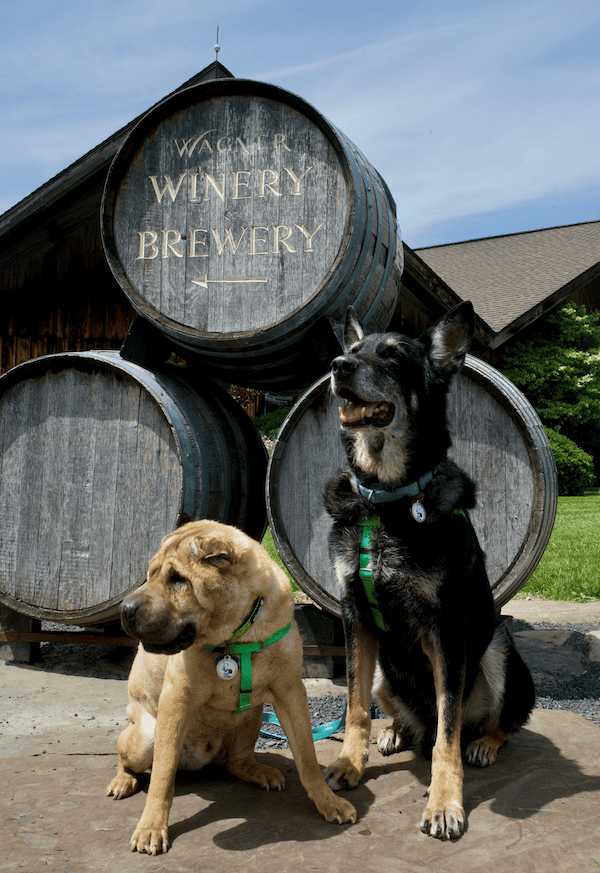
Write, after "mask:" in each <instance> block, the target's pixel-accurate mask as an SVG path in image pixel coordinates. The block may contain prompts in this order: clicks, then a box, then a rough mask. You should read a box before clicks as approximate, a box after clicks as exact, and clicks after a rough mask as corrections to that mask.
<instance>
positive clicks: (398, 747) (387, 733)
mask: <svg viewBox="0 0 600 873" xmlns="http://www.w3.org/2000/svg"><path fill="white" fill-rule="evenodd" d="M403 748H404V734H403V733H402V731H395V730H394V729H393V727H391V726H390V727H386V728H384V729H383V730H382V731H380V732H379V736H378V737H377V749H378V750H379V752H380V753H381V754H382V755H394V754H395V753H396V752H401V751H402V749H403Z"/></svg>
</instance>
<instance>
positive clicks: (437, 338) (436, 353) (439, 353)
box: [423, 300, 475, 375]
mask: <svg viewBox="0 0 600 873" xmlns="http://www.w3.org/2000/svg"><path fill="white" fill-rule="evenodd" d="M474 329H475V312H474V310H473V304H472V303H471V301H470V300H465V301H464V302H463V303H459V304H458V306H455V307H454V309H451V310H450V312H447V313H446V315H444V316H442V318H440V320H439V321H438V322H436V324H434V325H432V326H431V327H430V328H429V330H428V331H427V332H426V333H425V334H424V336H423V339H425V338H426V345H427V349H428V351H427V353H428V356H429V360H430V361H431V363H432V365H433V367H434V368H435V369H436V370H442V371H446V372H447V373H448V374H449V375H450V374H452V373H455V372H456V371H457V370H458V369H460V367H461V366H462V364H463V362H464V360H465V355H466V354H467V352H468V351H469V346H470V345H471V338H472V336H473V331H474Z"/></svg>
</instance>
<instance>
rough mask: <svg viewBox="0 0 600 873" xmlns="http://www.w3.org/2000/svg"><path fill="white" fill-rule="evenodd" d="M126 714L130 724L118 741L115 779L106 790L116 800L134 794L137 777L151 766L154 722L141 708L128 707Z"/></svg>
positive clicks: (133, 705)
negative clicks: (130, 721) (137, 774)
mask: <svg viewBox="0 0 600 873" xmlns="http://www.w3.org/2000/svg"><path fill="white" fill-rule="evenodd" d="M127 712H128V714H129V716H130V718H131V720H132V723H131V724H130V725H129V726H128V727H126V728H125V730H124V731H123V733H122V734H121V735H120V736H119V739H118V740H117V751H118V752H119V764H118V769H117V775H116V776H115V778H114V779H113V780H112V781H111V783H110V784H109V786H108V787H107V789H106V795H107V797H110V795H111V794H112V796H113V797H114V799H115V800H120V799H121V798H123V797H129V795H131V794H134V793H135V792H136V791H137V787H138V781H137V778H136V776H135V774H136V773H143V772H144V770H147V769H148V768H149V767H150V766H151V765H152V757H153V754H154V731H155V727H156V719H155V718H154V717H153V716H152V715H150V713H149V712H147V711H146V710H145V709H144V708H143V707H142V706H141V705H140V704H138V703H130V705H129V707H128V709H127Z"/></svg>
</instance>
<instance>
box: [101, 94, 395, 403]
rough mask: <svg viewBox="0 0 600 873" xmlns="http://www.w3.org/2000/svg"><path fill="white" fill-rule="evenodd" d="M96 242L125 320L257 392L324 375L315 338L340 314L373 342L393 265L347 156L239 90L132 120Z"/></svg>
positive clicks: (371, 194) (367, 185)
mask: <svg viewBox="0 0 600 873" xmlns="http://www.w3.org/2000/svg"><path fill="white" fill-rule="evenodd" d="M102 238H103V243H104V248H105V253H106V257H107V259H108V263H109V265H110V267H111V270H112V272H113V274H114V276H115V278H116V279H117V281H118V282H119V284H120V286H121V288H122V289H123V291H124V292H125V294H126V295H127V296H128V298H129V299H130V301H131V303H132V304H133V306H134V307H135V309H136V310H137V311H138V312H139V313H140V315H142V316H144V317H145V318H147V319H148V320H149V321H152V322H153V323H155V324H156V325H157V326H158V327H159V328H160V329H161V331H163V332H164V333H165V334H166V335H167V336H168V337H169V338H170V339H171V341H172V342H173V343H174V345H175V346H176V347H177V348H178V350H179V351H180V352H181V353H182V354H183V355H184V356H186V355H187V356H188V357H189V356H190V355H192V356H196V357H199V358H201V359H202V361H203V362H205V364H206V365H207V366H209V367H210V368H211V371H212V372H213V373H215V374H216V375H217V376H219V378H221V379H224V380H226V381H228V382H230V381H233V382H235V383H236V384H239V385H247V386H250V387H255V388H266V389H268V390H274V389H276V390H280V391H282V390H296V389H299V388H301V387H306V386H307V385H310V384H311V383H312V382H313V381H314V380H315V379H316V378H317V377H318V376H320V375H321V374H322V373H323V372H325V370H326V369H327V368H328V364H329V360H330V358H329V359H328V360H327V361H325V363H324V362H323V356H322V355H319V347H320V346H321V345H322V332H323V329H324V328H323V324H324V322H326V323H327V324H331V323H333V324H334V325H335V329H337V325H338V324H340V323H341V322H343V319H344V316H345V313H346V309H347V307H348V305H349V304H353V305H354V307H355V308H356V310H357V312H358V313H359V315H360V316H361V318H362V320H363V323H364V324H365V325H366V327H367V328H368V329H369V330H383V329H385V328H386V327H387V325H388V324H389V321H390V319H391V317H392V315H393V312H394V308H395V304H396V299H397V295H398V288H399V282H400V275H401V272H402V265H403V250H402V246H401V244H400V240H399V237H398V233H397V226H396V206H395V203H394V201H393V198H392V197H391V195H390V192H389V190H388V188H387V186H386V184H385V182H384V181H383V179H382V178H381V177H380V176H379V174H378V173H377V171H376V170H375V169H374V168H373V167H372V166H371V165H370V164H369V163H368V161H367V160H366V159H365V158H364V157H363V155H362V154H361V153H360V152H359V150H358V149H357V148H356V146H354V145H353V144H352V143H351V142H350V141H349V140H348V139H347V138H346V137H345V136H344V134H343V133H342V132H341V131H339V130H338V129H337V128H335V127H334V126H333V125H332V124H330V123H329V122H328V121H327V120H326V119H325V118H324V117H323V116H322V115H320V114H319V113H318V112H317V110H316V109H314V108H313V107H312V106H311V105H310V104H308V103H306V102H305V101H304V100H302V99H301V98H300V97H297V96H295V95H294V94H291V93H289V92H287V91H284V90H282V89H281V88H277V87H275V86H274V85H267V84H264V83H260V82H253V81H249V80H244V79H217V80H213V81H211V82H206V83H202V84H200V85H196V86H193V87H191V88H188V89H186V90H184V91H180V92H178V93H177V94H175V95H173V96H171V97H168V98H167V99H166V100H164V101H163V102H162V103H160V104H158V105H157V106H156V107H154V108H153V109H151V110H150V112H148V113H147V115H145V116H144V117H143V118H142V120H141V121H140V122H139V123H138V125H137V126H136V127H135V128H134V130H133V131H132V133H131V134H130V135H129V136H128V138H127V140H126V141H125V142H124V144H123V146H122V147H121V149H120V151H119V152H118V154H117V155H116V156H115V158H114V161H113V163H112V165H111V168H110V172H109V174H108V177H107V181H106V186H105V190H104V197H103V202H102ZM313 330H316V331H317V335H316V337H315V338H312V339H311V337H312V331H313ZM315 347H316V348H315Z"/></svg>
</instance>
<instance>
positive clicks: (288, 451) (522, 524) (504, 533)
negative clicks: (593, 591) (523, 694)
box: [267, 355, 557, 616]
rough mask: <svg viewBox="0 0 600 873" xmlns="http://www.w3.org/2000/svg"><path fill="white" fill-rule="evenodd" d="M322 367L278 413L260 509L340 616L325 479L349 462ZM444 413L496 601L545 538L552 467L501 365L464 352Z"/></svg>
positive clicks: (290, 561)
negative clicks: (469, 488)
mask: <svg viewBox="0 0 600 873" xmlns="http://www.w3.org/2000/svg"><path fill="white" fill-rule="evenodd" d="M328 387H329V377H328V376H325V377H323V378H322V379H320V380H319V381H318V382H316V383H315V385H313V386H312V388H310V389H309V390H308V391H307V392H306V393H305V394H304V395H303V397H302V398H300V400H299V401H298V403H297V404H296V405H295V406H294V408H293V409H292V410H291V412H290V414H289V416H288V417H287V419H286V421H285V422H284V424H283V426H282V428H281V431H280V433H279V436H278V439H277V441H276V443H275V447H274V449H273V454H272V456H271V459H270V461H269V469H268V472H267V511H268V515H269V523H270V525H271V529H272V532H273V538H274V541H275V544H276V546H277V549H278V551H279V554H280V555H281V557H282V559H283V560H284V562H285V564H286V566H287V567H288V570H289V571H290V573H291V574H292V575H293V576H294V578H295V579H296V580H297V582H298V584H299V585H300V586H301V587H302V588H303V589H304V590H305V591H306V593H307V594H309V595H310V596H311V597H312V598H313V599H314V600H315V601H316V602H317V603H318V604H319V605H320V606H322V607H323V608H324V609H327V610H328V611H329V612H331V613H333V614H334V615H338V616H339V615H341V607H340V592H339V589H338V583H337V579H336V577H335V574H334V571H333V568H332V566H331V562H330V560H329V556H328V550H327V539H328V535H329V530H330V527H331V522H330V519H329V516H328V515H327V513H326V512H325V509H324V508H323V502H322V495H323V490H324V485H325V482H326V481H327V480H328V479H329V478H330V477H331V476H332V475H333V473H334V472H335V471H336V470H337V469H339V468H340V467H342V466H345V464H346V457H345V454H344V452H343V450H342V446H341V441H340V437H339V416H338V401H337V400H336V398H335V397H333V396H332V395H331V393H330V392H329V390H328ZM448 419H449V425H450V432H451V434H452V439H453V446H452V450H451V452H450V454H451V457H452V458H453V459H454V460H455V461H456V462H457V463H458V464H459V465H460V466H461V467H462V468H463V469H464V470H465V471H466V472H467V473H468V474H469V475H470V476H472V477H473V478H474V479H475V481H476V482H477V486H478V504H477V508H476V509H475V510H474V511H473V512H472V513H471V519H472V521H473V525H474V527H475V530H476V531H477V534H478V536H479V539H480V542H481V545H482V547H483V549H484V551H485V553H486V561H487V570H488V575H489V578H490V584H491V587H492V591H493V595H494V601H495V603H496V606H497V608H498V609H499V608H500V607H501V606H502V605H503V604H505V603H506V602H507V601H508V600H510V598H511V597H512V596H513V595H514V594H515V593H516V592H517V591H518V590H519V588H520V587H521V586H522V585H523V584H524V583H525V582H526V581H527V579H528V578H529V576H530V575H531V573H532V572H533V571H534V569H535V567H536V566H537V564H538V562H539V560H540V558H541V556H542V554H543V552H544V549H545V547H546V545H547V543H548V539H549V537H550V533H551V531H552V526H553V524H554V518H555V515H556V496H557V478H556V466H555V464H554V458H553V456H552V451H551V449H550V444H549V442H548V438H547V436H546V433H545V431H544V428H543V426H542V424H541V422H540V420H539V418H538V416H537V414H536V412H535V410H534V409H533V407H532V406H531V404H530V403H529V401H528V400H527V399H526V398H525V397H524V395H523V394H521V392H520V391H519V390H518V389H517V388H516V387H515V386H514V385H513V384H512V382H510V381H509V380H508V379H506V378H505V377H504V376H503V375H502V374H501V373H500V372H498V371H497V370H495V369H494V368H493V367H491V366H489V364H486V363H484V362H483V361H480V360H478V359H477V358H474V357H473V356H471V355H467V360H466V363H465V365H464V368H463V370H462V372H461V373H460V374H459V375H458V377H456V378H455V380H454V384H453V386H452V389H451V392H450V396H449V403H448Z"/></svg>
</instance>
